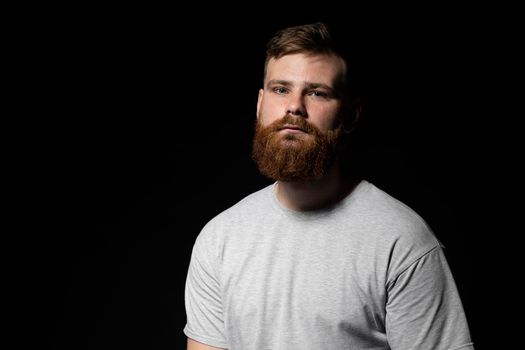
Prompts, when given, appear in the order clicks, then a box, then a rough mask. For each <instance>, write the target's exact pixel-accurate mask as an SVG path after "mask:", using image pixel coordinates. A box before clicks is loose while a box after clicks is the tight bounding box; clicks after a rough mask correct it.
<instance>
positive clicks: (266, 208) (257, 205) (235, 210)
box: [197, 184, 274, 242]
mask: <svg viewBox="0 0 525 350" xmlns="http://www.w3.org/2000/svg"><path fill="white" fill-rule="evenodd" d="M273 186H274V185H273V184H272V185H269V186H266V187H264V188H262V189H260V190H258V191H256V192H253V193H251V194H249V195H247V196H246V197H244V198H242V199H241V200H239V201H238V202H237V203H235V204H234V205H232V206H231V207H229V208H227V209H225V210H224V211H222V212H220V213H219V214H217V215H216V216H215V217H213V218H212V219H211V220H209V221H208V222H207V223H206V225H204V227H203V228H202V230H201V232H200V233H199V235H198V237H197V241H207V242H210V241H216V240H222V239H224V237H223V235H224V234H226V233H227V232H232V231H236V230H237V228H239V227H243V226H244V225H245V224H247V223H250V222H253V221H254V220H255V219H256V218H258V217H261V216H263V215H267V214H268V213H269V212H270V208H271V206H272V194H273V192H272V191H273Z"/></svg>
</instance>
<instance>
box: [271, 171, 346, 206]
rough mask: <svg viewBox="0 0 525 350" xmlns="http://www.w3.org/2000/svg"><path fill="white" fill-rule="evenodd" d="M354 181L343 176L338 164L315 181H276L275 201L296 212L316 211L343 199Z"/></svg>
mask: <svg viewBox="0 0 525 350" xmlns="http://www.w3.org/2000/svg"><path fill="white" fill-rule="evenodd" d="M355 184H356V181H355V180H354V179H352V178H346V177H344V176H343V174H342V172H341V169H340V167H339V166H338V164H337V163H336V164H334V165H333V166H332V167H331V168H330V170H329V171H328V172H327V174H326V175H325V176H324V177H323V178H321V179H320V180H316V181H289V182H285V181H278V182H277V188H276V194H277V199H278V200H279V202H280V203H281V204H283V205H284V206H285V207H287V208H288V209H292V210H296V211H309V210H316V209H321V208H323V207H326V206H328V205H331V204H333V203H336V202H338V201H339V200H341V199H343V198H344V197H345V196H346V195H348V194H349V193H350V191H351V190H352V188H353V187H354V185H355Z"/></svg>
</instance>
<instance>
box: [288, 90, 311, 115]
mask: <svg viewBox="0 0 525 350" xmlns="http://www.w3.org/2000/svg"><path fill="white" fill-rule="evenodd" d="M286 114H290V115H296V116H301V117H306V107H305V105H304V101H303V97H302V96H293V95H292V96H290V100H289V101H288V105H287V106H286Z"/></svg>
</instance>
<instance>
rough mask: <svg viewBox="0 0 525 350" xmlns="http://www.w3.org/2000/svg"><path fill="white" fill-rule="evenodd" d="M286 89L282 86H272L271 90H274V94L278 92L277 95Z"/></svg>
mask: <svg viewBox="0 0 525 350" xmlns="http://www.w3.org/2000/svg"><path fill="white" fill-rule="evenodd" d="M286 91H287V90H286V88H284V87H282V86H279V87H275V88H273V92H275V93H276V94H279V95H282V94H285V93H286Z"/></svg>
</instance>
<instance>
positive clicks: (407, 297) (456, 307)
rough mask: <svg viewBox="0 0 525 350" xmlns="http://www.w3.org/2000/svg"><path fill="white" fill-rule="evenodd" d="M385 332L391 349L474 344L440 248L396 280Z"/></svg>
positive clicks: (387, 307) (389, 303)
mask: <svg viewBox="0 0 525 350" xmlns="http://www.w3.org/2000/svg"><path fill="white" fill-rule="evenodd" d="M386 311H387V313H386V332H387V339H388V342H389V344H390V346H391V348H392V349H408V348H412V346H414V345H415V347H414V348H418V349H422V348H425V349H442V348H447V349H448V348H456V347H458V346H460V345H462V346H467V345H469V344H471V340H470V335H469V330H468V326H467V323H466V318H465V314H464V311H463V308H462V304H461V300H460V298H459V294H458V291H457V289H456V285H455V282H454V279H453V277H452V274H451V271H450V269H449V266H448V264H447V261H446V258H445V256H444V252H443V250H442V248H441V247H436V248H435V249H433V250H432V251H430V252H428V253H427V254H426V255H424V256H423V257H421V258H420V259H418V260H417V261H416V262H415V263H413V264H412V265H411V266H410V267H409V268H408V269H406V270H405V271H404V272H403V273H401V274H400V275H399V276H397V278H396V281H395V283H394V284H393V285H392V286H391V288H390V289H389V291H388V302H387V305H386Z"/></svg>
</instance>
